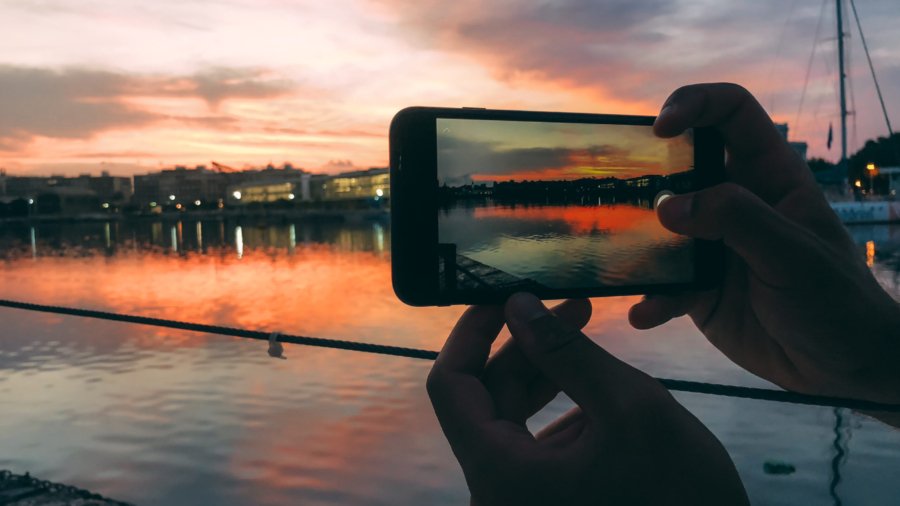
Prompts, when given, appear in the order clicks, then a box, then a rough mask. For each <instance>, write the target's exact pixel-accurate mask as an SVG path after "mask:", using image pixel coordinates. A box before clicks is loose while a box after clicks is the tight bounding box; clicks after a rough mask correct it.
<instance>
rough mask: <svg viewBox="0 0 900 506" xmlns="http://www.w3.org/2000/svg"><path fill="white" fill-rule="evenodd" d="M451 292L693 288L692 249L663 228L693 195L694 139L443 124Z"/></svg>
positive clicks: (515, 124) (630, 130)
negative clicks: (668, 202)
mask: <svg viewBox="0 0 900 506" xmlns="http://www.w3.org/2000/svg"><path fill="white" fill-rule="evenodd" d="M435 121H436V122H437V124H436V129H435V131H436V135H437V139H436V141H437V179H438V186H439V188H438V206H437V207H438V220H437V221H438V227H437V228H438V230H437V234H438V263H439V268H438V275H439V276H440V281H439V290H440V291H441V292H443V293H445V294H453V293H470V292H478V291H485V290H488V291H496V290H499V291H502V292H508V291H512V290H532V291H535V290H538V291H539V290H546V289H550V290H560V289H578V288H593V287H627V286H636V285H665V284H679V283H689V282H691V281H692V280H693V279H694V275H695V272H694V269H695V261H694V251H693V249H694V248H695V242H694V241H692V240H691V239H689V238H687V237H683V236H679V235H676V234H673V233H671V232H669V231H667V230H666V229H664V228H663V227H662V225H660V224H659V221H658V219H657V218H656V214H655V211H654V209H655V206H656V205H657V203H658V202H659V201H660V199H661V198H665V196H666V195H671V194H677V193H683V192H688V191H692V190H694V189H696V182H695V179H696V178H695V171H694V170H693V169H694V148H693V145H692V139H691V136H690V135H689V134H685V135H681V136H679V137H675V138H672V139H660V138H658V137H656V136H654V135H653V132H652V127H651V126H647V125H615V124H590V123H554V122H538V121H534V122H532V121H505V120H503V121H500V120H487V119H460V118H437V119H436V120H435Z"/></svg>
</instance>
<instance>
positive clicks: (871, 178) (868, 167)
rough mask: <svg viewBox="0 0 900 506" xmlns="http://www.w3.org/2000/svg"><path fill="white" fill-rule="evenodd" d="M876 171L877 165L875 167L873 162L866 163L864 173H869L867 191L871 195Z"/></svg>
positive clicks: (873, 189)
mask: <svg viewBox="0 0 900 506" xmlns="http://www.w3.org/2000/svg"><path fill="white" fill-rule="evenodd" d="M877 171H878V167H876V166H875V164H874V163H867V164H866V173H867V174H868V175H869V193H871V194H872V195H874V194H875V173H876V172H877Z"/></svg>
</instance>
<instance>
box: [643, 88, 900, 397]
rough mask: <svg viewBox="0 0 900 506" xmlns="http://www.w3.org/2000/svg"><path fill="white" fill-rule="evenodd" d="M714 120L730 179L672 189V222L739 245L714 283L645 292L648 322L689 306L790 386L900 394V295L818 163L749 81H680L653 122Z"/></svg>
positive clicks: (735, 355)
mask: <svg viewBox="0 0 900 506" xmlns="http://www.w3.org/2000/svg"><path fill="white" fill-rule="evenodd" d="M700 126H712V127H714V128H716V129H717V130H718V131H719V132H720V133H721V135H722V136H723V138H724V141H725V146H726V150H727V154H728V159H727V162H726V164H725V172H726V177H727V180H728V182H726V183H723V184H720V185H717V186H713V187H711V188H707V189H704V190H701V191H698V192H694V193H692V194H685V195H678V196H675V197H672V198H669V199H667V200H665V201H664V203H662V204H661V205H660V206H659V208H658V214H659V219H660V222H661V223H662V224H663V226H665V227H666V228H668V229H669V230H671V231H673V232H676V233H679V234H684V235H688V236H691V237H698V238H703V239H721V240H723V241H724V243H725V245H726V246H727V247H728V248H729V249H730V254H729V259H728V267H727V272H726V274H725V277H724V280H723V282H722V284H721V285H720V286H719V287H718V288H717V289H715V290H712V291H708V292H703V293H689V294H683V295H679V296H654V297H650V298H646V299H645V300H643V301H641V302H640V303H638V304H636V305H635V306H634V307H632V308H631V311H630V313H629V320H630V321H631V324H632V325H633V326H634V327H636V328H639V329H645V328H650V327H655V326H657V325H661V324H662V323H665V322H666V321H668V320H669V319H671V318H674V317H677V316H681V315H684V314H688V315H690V317H691V319H693V321H694V323H695V324H696V325H697V327H698V328H699V329H700V331H701V332H703V334H704V335H705V336H706V337H707V339H709V341H710V342H711V343H712V344H713V345H714V346H716V347H717V348H718V349H719V350H721V351H722V352H723V353H724V354H725V355H726V356H728V357H729V358H730V359H731V360H733V361H734V362H735V363H737V364H738V365H740V366H742V367H743V368H745V369H747V370H748V371H750V372H752V373H754V374H756V375H758V376H761V377H763V378H765V379H767V380H770V381H772V382H774V383H776V384H778V385H780V386H782V387H784V388H787V389H790V390H796V391H800V392H807V393H815V394H827V395H839V396H848V397H856V398H861V399H869V400H874V401H882V402H900V369H898V368H897V366H896V364H897V362H898V360H900V305H898V303H897V302H896V301H894V300H893V299H892V298H891V297H890V295H888V294H887V293H886V292H885V291H884V290H883V289H882V288H881V287H880V286H879V285H878V282H877V281H876V280H875V278H874V276H873V275H872V273H871V272H870V271H869V269H868V268H867V266H866V265H865V263H864V262H863V259H862V256H861V255H860V254H859V252H858V250H857V248H856V246H855V245H854V244H853V241H852V240H851V239H850V237H849V235H848V234H847V232H846V230H845V229H844V227H843V225H842V224H841V223H840V221H839V220H838V218H837V216H836V215H835V214H834V212H833V211H832V210H831V208H830V207H829V205H828V202H827V201H826V200H825V198H824V196H823V194H822V192H821V190H820V189H819V187H818V186H817V185H816V183H815V181H814V179H813V177H812V174H811V172H810V171H809V169H808V168H807V166H806V164H805V163H804V162H803V161H802V160H801V159H800V157H799V156H798V155H797V154H796V153H794V151H793V150H792V149H791V148H790V146H789V145H788V144H787V142H786V141H785V140H784V139H783V138H782V137H781V135H780V134H779V133H778V132H777V131H776V130H775V127H774V125H773V124H772V121H771V120H770V119H769V117H768V115H766V112H765V111H764V110H763V108H762V106H760V105H759V103H758V102H757V101H756V100H755V99H754V98H753V96H752V95H750V93H749V92H747V91H746V90H745V89H743V88H741V87H740V86H737V85H733V84H700V85H692V86H685V87H683V88H679V89H678V90H676V91H675V92H674V93H673V94H672V95H671V96H670V97H669V99H668V100H666V103H665V105H664V106H663V109H662V110H661V111H660V114H659V117H658V118H657V119H656V123H655V124H654V132H655V133H656V134H657V135H658V136H660V137H673V136H675V135H678V134H680V133H681V132H683V131H684V130H685V129H687V128H690V127H700Z"/></svg>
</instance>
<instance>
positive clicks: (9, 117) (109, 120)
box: [0, 65, 292, 152]
mask: <svg viewBox="0 0 900 506" xmlns="http://www.w3.org/2000/svg"><path fill="white" fill-rule="evenodd" d="M291 90H292V85H291V83H290V82H288V81H285V80H282V79H277V78H275V77H273V76H270V75H268V74H267V73H266V72H265V71H262V70H259V69H227V68H215V69H210V70H207V71H204V72H200V73H197V74H193V75H190V76H159V75H134V74H124V73H116V72H110V71H105V70H95V69H85V68H65V69H61V70H52V69H44V68H31V67H17V66H11V65H0V151H7V152H16V151H20V150H22V149H24V148H25V147H27V145H28V144H29V143H30V142H31V140H32V139H33V138H34V137H55V138H67V139H84V138H89V137H91V136H93V135H95V134H97V133H99V132H102V131H106V130H113V129H119V128H141V127H144V126H147V125H149V124H152V123H156V122H159V121H163V120H175V121H179V122H182V123H188V124H191V125H196V126H203V127H206V128H216V129H229V128H234V126H235V120H234V119H233V118H229V117H227V116H221V115H217V116H205V117H181V116H178V117H173V116H168V115H162V114H159V113H156V112H153V111H151V110H146V109H142V108H140V107H138V106H136V105H134V104H132V103H130V102H129V99H132V98H136V97H183V98H198V99H202V100H205V101H206V102H207V103H208V104H209V105H210V107H211V108H215V107H216V106H217V105H218V104H219V103H220V102H221V101H223V100H226V99H229V98H243V99H264V98H270V97H276V96H280V95H285V94H288V93H290V92H291Z"/></svg>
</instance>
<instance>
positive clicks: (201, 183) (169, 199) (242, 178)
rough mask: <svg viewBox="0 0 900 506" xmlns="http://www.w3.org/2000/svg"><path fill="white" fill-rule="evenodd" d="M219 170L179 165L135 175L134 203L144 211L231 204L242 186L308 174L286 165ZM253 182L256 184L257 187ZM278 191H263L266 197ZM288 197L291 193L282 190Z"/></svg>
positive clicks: (286, 179)
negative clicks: (160, 208)
mask: <svg viewBox="0 0 900 506" xmlns="http://www.w3.org/2000/svg"><path fill="white" fill-rule="evenodd" d="M214 166H215V167H216V170H211V169H208V168H207V167H206V166H205V165H198V166H196V167H194V168H188V167H185V166H183V165H176V166H175V167H173V168H171V169H165V170H162V171H159V172H153V173H150V174H143V175H136V176H134V199H133V203H134V204H135V205H137V206H139V207H141V208H146V207H148V206H150V207H153V206H152V204H155V205H162V206H167V205H172V206H177V205H178V204H181V205H183V206H188V205H189V204H190V205H196V203H197V202H200V203H201V205H203V204H212V203H216V204H217V203H219V202H225V201H228V202H232V201H236V200H237V199H233V198H232V197H231V196H232V195H233V194H234V192H235V191H240V189H239V188H237V187H239V186H242V185H245V184H251V182H255V183H260V184H264V185H277V184H281V183H284V182H292V181H294V180H295V179H300V178H301V177H302V176H303V175H304V174H306V172H305V171H304V170H303V169H299V168H295V167H293V166H292V165H291V164H289V163H286V164H284V166H282V167H281V168H278V167H274V166H272V165H268V166H266V167H265V168H263V169H250V170H243V171H238V170H222V168H223V167H225V166H223V165H221V164H214ZM255 183H254V184H255ZM270 190H271V192H274V191H275V189H266V190H265V191H261V193H263V194H268V193H270ZM282 193H284V194H285V195H287V194H288V193H290V192H289V191H283V190H282Z"/></svg>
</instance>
